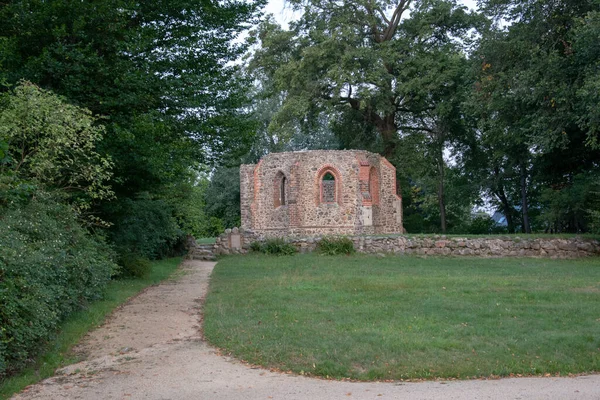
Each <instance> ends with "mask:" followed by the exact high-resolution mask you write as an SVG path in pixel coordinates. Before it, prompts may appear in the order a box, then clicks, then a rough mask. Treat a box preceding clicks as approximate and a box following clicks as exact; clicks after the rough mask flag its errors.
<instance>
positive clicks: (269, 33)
mask: <svg viewBox="0 0 600 400" xmlns="http://www.w3.org/2000/svg"><path fill="white" fill-rule="evenodd" d="M291 4H292V5H293V6H294V7H295V8H296V9H298V10H302V11H303V16H302V18H301V19H300V20H299V21H298V22H297V23H295V24H292V30H291V31H284V30H282V29H281V28H280V27H278V26H276V25H274V24H273V23H272V22H270V21H268V22H266V23H265V24H263V25H262V26H261V28H260V29H259V31H258V34H257V37H258V38H259V39H260V40H261V44H262V48H261V49H259V50H258V51H257V52H256V53H255V54H254V57H253V60H252V63H251V65H252V66H253V67H254V68H255V69H259V70H261V71H262V73H263V74H264V75H266V76H269V77H272V79H273V82H274V86H275V88H276V89H277V90H280V91H281V93H282V94H283V101H282V106H281V108H280V110H279V112H278V113H277V115H276V116H275V117H274V118H273V122H272V125H274V126H275V128H274V130H275V129H282V128H285V126H286V125H289V124H290V121H297V122H299V123H304V124H307V123H310V121H314V122H318V121H319V120H321V121H326V123H327V122H328V123H329V125H330V127H331V129H332V131H333V132H334V133H336V135H337V136H338V139H339V141H340V145H341V147H345V148H363V149H368V150H371V151H377V152H380V153H381V154H383V155H384V156H386V157H387V158H389V159H390V160H391V161H392V162H394V163H395V164H397V165H398V166H400V168H402V166H403V164H405V160H403V159H402V158H401V157H403V156H404V155H405V154H406V153H403V152H402V151H400V152H398V151H397V149H398V147H399V146H398V144H399V143H400V142H401V141H403V140H406V138H408V137H411V136H413V137H418V138H419V139H420V140H421V141H423V142H426V143H427V144H426V146H425V148H426V149H427V152H426V154H424V157H425V158H429V160H430V161H427V162H428V163H430V164H432V166H433V167H434V168H435V171H436V172H435V175H436V177H437V181H438V185H437V186H438V187H437V191H438V205H439V209H440V213H439V215H440V225H441V229H442V231H445V229H446V218H445V195H444V161H443V154H444V151H446V150H447V148H448V147H449V141H450V140H451V139H452V138H453V137H455V136H459V135H460V134H461V133H460V129H461V128H460V125H461V123H460V119H461V113H460V111H458V108H459V106H460V95H457V93H458V92H460V91H464V86H463V82H462V76H463V75H464V74H463V70H464V67H465V65H466V60H465V57H464V55H463V49H464V46H467V45H469V43H470V40H469V34H468V32H469V29H471V28H472V27H473V26H475V25H476V24H477V23H478V19H477V17H476V16H475V15H471V14H468V13H467V12H466V9H465V8H462V7H459V6H458V5H457V4H456V3H455V2H453V1H442V0H431V1H430V0H423V1H411V0H406V1H404V0H402V1H398V2H392V3H386V2H367V3H348V2H345V1H292V2H291ZM409 9H410V16H408V17H407V16H404V14H405V13H407V11H408V10H409ZM313 124H314V123H313ZM314 125H317V124H314ZM410 140H411V141H412V139H410ZM432 160H433V162H431V161H432ZM424 162H425V161H424Z"/></svg>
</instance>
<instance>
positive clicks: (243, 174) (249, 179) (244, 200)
mask: <svg viewBox="0 0 600 400" xmlns="http://www.w3.org/2000/svg"><path fill="white" fill-rule="evenodd" d="M255 168H256V165H255V164H242V165H240V212H241V219H242V223H241V225H242V228H244V229H253V228H254V223H253V213H252V206H253V203H254V169H255Z"/></svg>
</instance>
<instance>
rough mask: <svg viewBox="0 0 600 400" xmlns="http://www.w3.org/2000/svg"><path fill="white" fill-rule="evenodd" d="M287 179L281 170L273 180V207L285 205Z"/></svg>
mask: <svg viewBox="0 0 600 400" xmlns="http://www.w3.org/2000/svg"><path fill="white" fill-rule="evenodd" d="M289 183H290V181H289V179H288V177H287V176H286V175H285V173H284V172H283V171H282V170H278V171H277V173H276V174H275V177H274V178H273V207H274V208H277V207H280V206H284V205H286V204H287V197H288V191H289V189H288V187H289Z"/></svg>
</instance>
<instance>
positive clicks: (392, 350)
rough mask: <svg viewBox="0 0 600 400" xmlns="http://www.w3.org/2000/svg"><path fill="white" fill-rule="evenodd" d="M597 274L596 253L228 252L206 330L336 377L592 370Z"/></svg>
mask: <svg viewBox="0 0 600 400" xmlns="http://www.w3.org/2000/svg"><path fill="white" fill-rule="evenodd" d="M599 281H600V268H598V260H597V259H593V258H590V259H579V260H549V259H544V260H540V259H533V258H529V259H519V260H518V262H515V259H481V258H479V259H468V258H436V257H427V258H419V257H386V258H378V257H375V256H364V255H354V256H345V257H343V258H342V257H339V256H338V257H324V256H319V255H313V254H302V255H298V256H296V257H285V258H277V259H273V258H271V257H266V256H263V255H260V254H258V255H245V256H232V257H227V258H225V259H223V260H221V261H219V264H218V265H217V267H216V268H215V270H214V272H213V274H212V276H211V290H210V292H209V294H208V296H207V298H206V302H205V305H204V333H205V335H206V338H207V340H208V341H209V342H210V343H211V344H212V345H214V346H217V347H219V348H221V349H224V350H225V351H227V352H229V353H231V354H232V355H233V356H234V357H236V358H239V359H243V360H246V361H247V362H249V363H252V364H256V365H261V366H264V367H266V368H277V369H278V370H283V371H293V372H295V373H299V374H304V375H313V376H321V377H329V378H337V379H343V378H349V379H357V380H368V381H383V380H388V379H389V380H400V379H436V378H442V379H444V378H458V379H468V378H475V377H490V376H495V377H498V376H512V375H517V374H522V375H544V374H552V375H554V374H560V375H561V376H564V375H567V374H569V373H572V374H577V373H590V372H593V371H597V370H598V369H599V368H600V354H599V353H598V337H597V331H598V321H596V319H597V314H598V312H597V310H598V307H600V297H599V296H598V294H597V292H596V290H597V288H598V285H597V282H599ZM591 282H596V284H591ZM257 321H261V323H260V324H258V323H257Z"/></svg>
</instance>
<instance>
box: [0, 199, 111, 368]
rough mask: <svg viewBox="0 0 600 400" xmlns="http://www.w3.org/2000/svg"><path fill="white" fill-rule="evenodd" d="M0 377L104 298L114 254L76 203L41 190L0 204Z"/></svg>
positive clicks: (21, 365)
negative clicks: (20, 201) (83, 221)
mask: <svg viewBox="0 0 600 400" xmlns="http://www.w3.org/2000/svg"><path fill="white" fill-rule="evenodd" d="M0 226H1V228H0V378H1V377H2V376H3V375H5V374H7V373H9V372H11V371H14V370H16V369H18V368H21V367H23V366H24V365H25V363H26V362H27V360H28V359H30V358H31V356H32V355H33V354H35V353H36V351H37V350H38V349H39V347H40V346H41V345H43V344H44V343H45V342H46V341H47V340H48V339H50V338H51V336H52V335H53V333H54V331H55V330H56V328H57V325H58V323H59V322H60V321H61V320H63V319H64V318H65V317H66V316H67V315H69V314H70V313H72V312H73V311H75V310H77V309H80V308H81V307H83V306H85V304H87V303H88V302H89V301H91V300H95V299H98V298H100V297H101V296H102V293H103V290H104V288H105V286H106V284H107V283H108V281H109V280H110V278H111V276H112V275H113V274H114V273H115V271H116V270H117V266H116V264H114V263H113V262H112V257H113V254H112V252H111V251H110V249H109V248H108V246H107V245H106V244H105V243H104V242H103V241H102V240H101V239H100V238H98V237H95V236H92V235H90V234H89V233H88V232H87V231H86V230H85V229H83V228H82V227H81V225H79V223H78V221H77V219H76V217H75V214H74V212H73V210H72V208H71V207H69V206H67V205H64V204H60V203H57V202H55V201H54V200H53V199H52V198H50V197H49V196H48V195H47V194H45V193H43V192H38V193H37V194H36V196H35V197H34V198H33V199H32V200H31V201H30V202H29V203H27V204H25V205H22V206H19V207H18V208H4V209H2V208H0Z"/></svg>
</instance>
